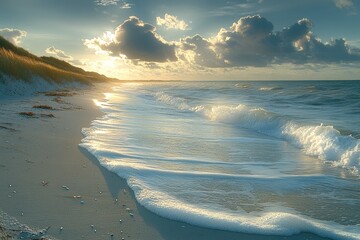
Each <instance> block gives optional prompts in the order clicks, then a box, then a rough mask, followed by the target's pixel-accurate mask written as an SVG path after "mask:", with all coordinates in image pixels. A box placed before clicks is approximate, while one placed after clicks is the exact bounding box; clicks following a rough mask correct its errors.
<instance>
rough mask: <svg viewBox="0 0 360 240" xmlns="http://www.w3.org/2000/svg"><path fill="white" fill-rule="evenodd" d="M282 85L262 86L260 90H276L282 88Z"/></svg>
mask: <svg viewBox="0 0 360 240" xmlns="http://www.w3.org/2000/svg"><path fill="white" fill-rule="evenodd" d="M282 89H284V88H282V87H261V88H259V90H260V91H275V90H282Z"/></svg>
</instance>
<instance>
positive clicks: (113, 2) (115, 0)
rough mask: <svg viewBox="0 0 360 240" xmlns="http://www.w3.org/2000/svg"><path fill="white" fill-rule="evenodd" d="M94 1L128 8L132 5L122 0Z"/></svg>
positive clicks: (99, 3)
mask: <svg viewBox="0 0 360 240" xmlns="http://www.w3.org/2000/svg"><path fill="white" fill-rule="evenodd" d="M94 2H95V4H96V5H99V6H110V5H120V8H122V9H130V8H131V6H132V4H130V3H127V2H125V1H123V0H95V1H94Z"/></svg>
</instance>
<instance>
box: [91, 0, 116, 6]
mask: <svg viewBox="0 0 360 240" xmlns="http://www.w3.org/2000/svg"><path fill="white" fill-rule="evenodd" d="M119 1H120V0H95V3H96V4H97V5H100V6H108V5H117V4H118V2H119Z"/></svg>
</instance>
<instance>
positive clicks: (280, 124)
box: [155, 92, 360, 175]
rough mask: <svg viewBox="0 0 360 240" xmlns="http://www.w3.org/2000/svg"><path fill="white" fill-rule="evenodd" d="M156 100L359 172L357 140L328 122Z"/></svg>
mask: <svg viewBox="0 0 360 240" xmlns="http://www.w3.org/2000/svg"><path fill="white" fill-rule="evenodd" d="M155 96H156V98H157V100H158V101H160V102H163V103H166V104H168V105H172V106H174V107H176V108H178V109H179V110H183V111H184V110H185V111H192V112H198V113H202V114H203V115H204V116H206V117H207V118H208V119H210V120H212V121H217V122H223V123H226V124H231V125H234V126H237V127H241V128H246V129H250V130H253V131H256V132H259V133H262V134H266V135H269V136H272V137H276V138H279V139H283V140H286V141H288V142H290V143H291V144H292V145H295V146H296V147H298V148H301V149H303V150H304V152H305V153H306V154H307V155H310V156H315V157H318V158H319V159H321V160H324V161H326V162H329V163H331V164H332V165H334V166H336V167H343V168H347V169H350V170H351V171H352V172H353V173H354V174H356V175H359V171H360V140H359V139H356V138H354V137H352V136H351V135H349V136H344V135H342V134H341V133H340V131H338V130H337V129H335V128H334V127H333V126H331V125H327V126H326V125H323V124H319V125H306V124H301V123H297V122H295V121H294V120H292V119H289V118H287V117H285V116H282V115H278V114H275V113H272V112H269V111H267V110H265V109H263V108H253V107H249V106H246V105H241V104H240V105H235V106H234V105H211V106H203V105H197V106H191V105H189V104H188V103H187V101H186V99H183V98H179V97H172V96H170V95H167V94H166V93H163V92H159V93H156V94H155Z"/></svg>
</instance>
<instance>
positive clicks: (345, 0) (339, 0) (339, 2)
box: [334, 0, 354, 8]
mask: <svg viewBox="0 0 360 240" xmlns="http://www.w3.org/2000/svg"><path fill="white" fill-rule="evenodd" d="M334 2H335V5H336V7H337V8H352V7H353V6H354V3H353V2H352V0H334Z"/></svg>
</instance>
